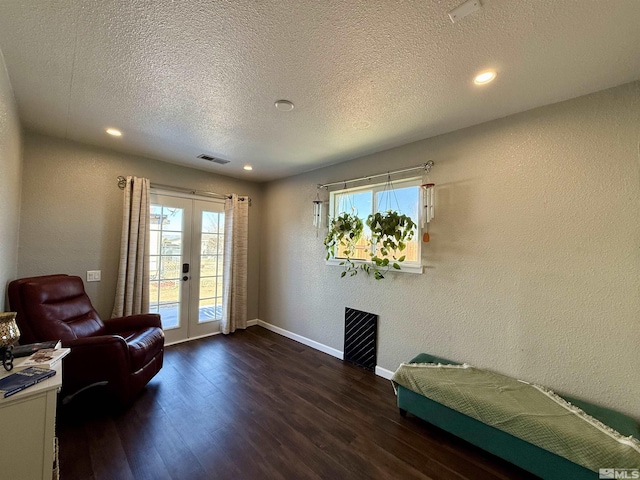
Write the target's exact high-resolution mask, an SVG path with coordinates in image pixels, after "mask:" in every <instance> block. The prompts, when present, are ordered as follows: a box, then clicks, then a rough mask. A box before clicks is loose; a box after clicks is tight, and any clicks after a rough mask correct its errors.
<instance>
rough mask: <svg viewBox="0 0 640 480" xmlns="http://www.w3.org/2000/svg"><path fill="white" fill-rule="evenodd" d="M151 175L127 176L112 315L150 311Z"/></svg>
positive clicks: (119, 315) (120, 315) (118, 315)
mask: <svg viewBox="0 0 640 480" xmlns="http://www.w3.org/2000/svg"><path fill="white" fill-rule="evenodd" d="M150 186H151V185H150V182H149V179H148V178H137V177H127V184H126V187H125V189H124V209H123V214H122V238H121V241H120V269H119V271H118V284H117V287H116V301H115V304H114V306H113V313H112V315H111V316H112V317H122V316H126V315H136V314H139V313H148V312H149V188H150Z"/></svg>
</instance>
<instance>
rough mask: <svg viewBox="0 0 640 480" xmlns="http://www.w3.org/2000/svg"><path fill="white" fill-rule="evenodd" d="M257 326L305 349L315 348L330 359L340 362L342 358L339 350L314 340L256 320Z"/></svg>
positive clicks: (342, 355) (342, 354)
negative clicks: (297, 343) (300, 344)
mask: <svg viewBox="0 0 640 480" xmlns="http://www.w3.org/2000/svg"><path fill="white" fill-rule="evenodd" d="M258 325H259V326H261V327H262V328H266V329H267V330H270V331H272V332H274V333H277V334H278V335H282V336H283V337H287V338H290V339H291V340H295V341H296V342H299V343H302V344H303V345H306V346H307V347H311V348H315V349H316V350H320V351H321V352H323V353H326V354H327V355H331V356H332V357H336V358H339V359H340V360H342V359H343V358H344V353H343V352H341V351H340V350H336V349H335V348H332V347H329V346H327V345H324V344H322V343H320V342H316V341H315V340H311V339H310V338H307V337H303V336H302V335H298V334H297V333H293V332H290V331H289V330H285V329H284V328H280V327H276V326H275V325H271V324H270V323H267V322H265V321H263V320H258Z"/></svg>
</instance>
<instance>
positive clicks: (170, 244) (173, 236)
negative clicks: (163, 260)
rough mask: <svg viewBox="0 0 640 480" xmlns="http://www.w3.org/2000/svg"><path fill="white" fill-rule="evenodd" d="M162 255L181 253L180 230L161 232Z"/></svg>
mask: <svg viewBox="0 0 640 480" xmlns="http://www.w3.org/2000/svg"><path fill="white" fill-rule="evenodd" d="M161 243H162V246H161V253H162V255H180V254H181V253H182V234H181V233H180V232H164V231H163V232H162V239H161Z"/></svg>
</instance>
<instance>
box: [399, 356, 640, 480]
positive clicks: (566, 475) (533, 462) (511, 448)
mask: <svg viewBox="0 0 640 480" xmlns="http://www.w3.org/2000/svg"><path fill="white" fill-rule="evenodd" d="M410 363H441V364H443V365H457V364H458V363H457V362H453V361H451V360H447V359H444V358H439V357H435V356H433V355H428V354H426V353H422V354H420V355H418V356H417V357H415V358H414V359H413V360H411V362H410ZM397 393H398V396H397V401H398V408H399V409H400V414H401V415H403V416H405V415H406V413H407V412H409V413H411V414H413V415H415V416H416V417H419V418H421V419H423V420H425V421H427V422H429V423H431V424H432V425H435V426H437V427H439V428H441V429H443V430H446V431H447V432H450V433H452V434H454V435H456V436H457V437H460V438H462V439H464V440H466V441H467V442H469V443H472V444H474V445H476V446H478V447H480V448H482V449H483V450H486V451H488V452H490V453H493V454H494V455H497V456H498V457H501V458H503V459H504V460H507V461H508V462H511V463H513V464H514V465H517V466H519V467H521V468H523V469H524V470H527V471H529V472H531V473H533V474H535V475H538V476H540V477H542V478H544V479H550V480H555V479H557V480H567V479H572V480H580V479H596V478H598V474H597V473H596V472H593V471H591V470H588V469H586V468H584V467H582V466H580V465H578V464H576V463H573V462H571V461H569V460H567V459H566V458H564V457H561V456H558V455H556V454H554V453H551V452H549V451H548V450H544V449H542V448H540V447H538V446H536V445H533V444H531V443H528V442H526V441H524V440H521V439H520V438H517V437H514V436H513V435H510V434H508V433H505V432H503V431H501V430H498V429H496V428H494V427H491V426H489V425H486V424H484V423H482V422H480V421H478V420H476V419H474V418H471V417H469V416H467V415H465V414H463V413H460V412H458V411H456V410H453V409H451V408H449V407H446V406H444V405H442V404H440V403H438V402H435V401H433V400H431V399H429V398H427V397H425V396H423V395H420V394H418V393H415V392H413V391H411V390H409V389H408V388H405V387H403V386H402V385H397ZM563 398H564V399H565V400H567V401H568V402H570V403H572V404H574V405H575V406H576V407H578V408H580V409H582V410H583V411H584V412H585V413H587V414H588V415H591V416H592V417H594V418H596V419H598V420H600V421H601V422H602V423H604V424H606V425H608V426H610V427H611V428H613V429H615V430H617V431H618V432H619V433H621V434H623V435H625V436H634V437H636V438H638V439H640V427H639V426H638V424H637V422H636V421H635V420H633V419H632V418H630V417H628V416H626V415H623V414H621V413H619V412H616V411H613V410H610V409H607V408H604V407H599V406H596V405H592V404H589V403H587V402H584V401H582V400H576V399H573V398H570V397H567V396H563ZM604 467H614V465H603V468H604Z"/></svg>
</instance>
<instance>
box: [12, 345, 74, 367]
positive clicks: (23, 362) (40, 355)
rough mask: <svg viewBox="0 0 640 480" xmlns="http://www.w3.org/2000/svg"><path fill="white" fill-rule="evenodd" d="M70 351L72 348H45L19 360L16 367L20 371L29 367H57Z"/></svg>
mask: <svg viewBox="0 0 640 480" xmlns="http://www.w3.org/2000/svg"><path fill="white" fill-rule="evenodd" d="M70 352H71V349H70V348H43V349H41V350H38V351H37V352H35V353H34V354H33V355H31V356H29V357H26V358H23V359H20V360H17V361H16V363H15V364H14V369H15V370H16V371H18V370H24V369H25V368H29V367H39V368H47V369H49V368H55V367H56V365H58V363H60V361H61V360H62V359H63V358H64V357H66V356H67V355H69V353H70Z"/></svg>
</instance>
